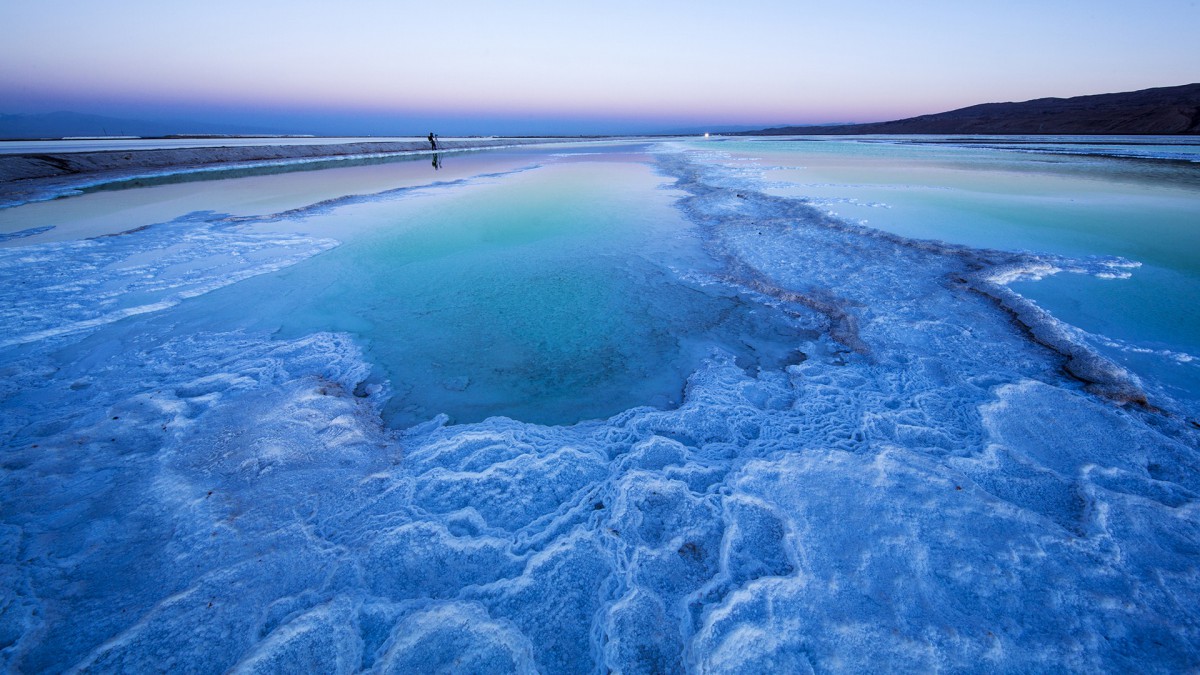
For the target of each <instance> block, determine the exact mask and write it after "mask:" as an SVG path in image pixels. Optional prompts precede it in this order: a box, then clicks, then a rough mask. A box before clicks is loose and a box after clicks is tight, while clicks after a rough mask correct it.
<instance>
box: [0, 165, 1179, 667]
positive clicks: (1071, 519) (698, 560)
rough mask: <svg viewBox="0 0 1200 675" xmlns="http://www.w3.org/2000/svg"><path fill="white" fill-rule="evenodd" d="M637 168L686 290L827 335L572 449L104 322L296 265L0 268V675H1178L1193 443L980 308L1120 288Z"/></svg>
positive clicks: (1038, 319)
mask: <svg viewBox="0 0 1200 675" xmlns="http://www.w3.org/2000/svg"><path fill="white" fill-rule="evenodd" d="M658 157H659V166H660V170H661V171H663V172H664V173H666V174H667V175H670V176H673V177H674V178H676V179H677V180H678V184H677V186H678V188H679V189H682V190H684V191H685V192H686V196H685V197H684V198H683V199H682V200H681V201H680V203H679V208H680V209H681V212H682V213H683V214H684V215H685V216H686V217H687V218H689V219H690V220H691V221H692V222H694V223H695V224H696V225H697V227H698V228H700V230H701V231H702V232H703V234H704V237H705V242H706V245H707V246H708V247H709V250H710V251H711V253H712V255H713V256H714V257H716V258H717V259H718V260H720V261H721V263H722V266H721V268H720V269H719V270H717V271H713V272H710V273H708V275H709V282H710V283H714V284H725V285H728V286H729V287H731V288H738V289H740V291H741V292H745V293H750V294H755V295H757V296H759V297H760V298H761V301H762V302H764V303H771V304H774V305H775V306H777V307H779V308H781V309H782V310H784V311H786V312H788V313H790V314H792V315H793V316H794V317H795V318H796V320H798V321H804V322H807V323H809V324H810V325H812V326H814V327H816V328H818V329H820V335H819V336H817V337H814V338H812V339H809V340H804V341H802V342H800V343H798V344H797V347H799V348H801V349H803V350H804V351H805V353H806V354H808V356H809V358H808V359H807V360H805V361H803V362H802V363H799V364H794V365H790V366H787V367H786V368H784V369H769V368H768V369H756V370H755V369H752V370H749V371H748V370H747V369H745V368H742V367H740V366H739V365H737V364H736V363H735V362H734V359H733V358H732V357H731V356H730V355H729V354H726V353H721V352H719V351H718V352H714V353H713V355H712V357H711V358H710V359H709V360H708V361H707V362H706V363H705V364H704V365H703V366H702V367H701V368H700V369H699V370H697V371H696V372H695V373H694V374H693V375H692V376H691V377H690V378H689V380H688V383H687V389H686V395H685V398H684V401H683V402H682V404H681V405H680V406H679V407H678V408H676V409H669V410H656V409H652V408H635V409H632V410H628V411H626V412H623V413H621V414H618V415H616V416H614V417H612V418H611V419H608V420H605V421H599V422H586V423H581V424H577V425H574V426H558V427H550V426H540V425H534V424H528V423H523V422H520V421H516V420H509V419H505V418H492V419H490V420H487V421H484V422H481V423H478V424H469V425H454V426H447V425H445V424H444V423H443V422H444V420H438V419H435V420H432V421H431V422H430V423H427V424H424V425H419V426H417V427H413V428H410V429H408V430H405V431H402V432H397V431H391V430H388V429H386V428H385V427H384V426H382V425H381V424H380V413H381V410H382V408H383V406H384V404H385V403H386V400H387V397H388V395H389V389H388V388H387V387H382V388H380V387H367V386H364V385H363V383H364V381H365V380H367V379H368V377H369V372H370V370H371V367H370V365H369V364H367V363H366V361H365V360H364V358H363V353H362V352H361V350H360V348H359V347H358V346H356V345H355V344H354V343H353V342H352V341H351V340H350V339H349V338H348V337H347V336H345V335H341V334H336V333H324V332H323V333H315V334H311V335H307V336H303V337H298V338H294V339H277V340H271V339H270V338H269V336H266V335H261V334H255V333H253V332H236V333H213V332H204V331H189V332H184V333H179V334H174V333H172V332H171V331H168V330H163V331H157V332H152V331H141V330H137V329H135V328H126V329H123V328H122V327H125V326H131V325H132V324H130V322H129V321H128V320H126V321H120V322H117V323H113V324H104V323H102V322H103V321H107V320H108V319H109V318H110V317H113V316H115V315H116V314H119V313H120V312H122V311H127V310H129V309H130V308H142V307H147V306H150V305H154V306H157V305H159V304H161V305H162V306H163V307H167V306H169V305H170V303H171V302H172V298H175V297H177V296H179V295H181V294H186V293H189V292H192V291H193V290H195V291H200V290H202V289H205V288H210V287H212V286H213V285H215V284H218V283H222V282H223V280H226V279H227V278H228V275H230V274H231V273H232V274H242V275H244V274H251V273H256V272H268V271H269V270H271V269H277V267H278V266H279V265H282V264H286V262H287V261H292V260H295V259H297V258H298V257H301V256H304V255H311V254H313V253H315V252H316V251H319V250H321V249H322V248H323V247H324V246H326V245H327V242H325V241H322V240H318V239H306V238H304V237H301V236H299V235H296V236H293V237H288V238H279V239H261V238H258V237H256V236H255V233H254V231H253V229H252V228H250V227H249V226H247V225H239V224H237V223H230V224H228V225H226V226H223V227H217V226H214V225H213V224H212V223H209V222H207V221H204V220H203V219H192V220H189V219H180V220H179V221H176V222H173V223H169V224H165V225H163V226H161V227H153V228H149V229H147V230H143V231H139V232H133V233H130V234H127V235H123V236H122V237H118V238H113V239H112V240H111V241H103V240H101V241H98V242H81V243H79V244H72V245H64V244H47V245H40V246H30V247H22V248H15V249H6V250H4V251H0V256H2V260H3V265H4V267H3V268H2V269H3V272H2V275H3V278H4V280H5V285H4V288H5V289H6V290H4V292H5V293H6V294H7V295H6V297H5V302H4V304H3V305H2V307H3V311H4V314H3V315H2V317H0V320H2V321H3V325H4V327H5V335H11V336H21V337H20V338H19V339H14V338H10V339H9V344H8V345H7V346H5V347H3V348H2V349H3V351H2V352H0V354H2V355H3V368H4V370H3V380H0V387H2V388H0V397H2V399H0V401H2V404H0V405H2V406H3V409H4V417H3V422H2V423H0V433H2V434H3V440H4V455H3V461H4V465H3V471H4V473H3V478H2V480H3V484H2V485H0V514H2V523H0V551H3V556H0V584H2V586H0V588H2V589H3V590H2V591H0V598H2V600H0V602H2V603H3V604H2V605H0V658H2V659H3V661H2V662H3V664H4V665H5V667H6V668H8V669H11V670H20V671H26V672H45V671H61V670H66V669H81V670H97V671H146V670H169V671H181V672H221V671H226V670H237V671H239V672H268V671H270V672H279V671H301V670H302V671H321V672H353V671H357V670H371V671H379V672H426V671H434V670H439V669H440V670H454V671H470V672H509V671H524V672H530V671H534V670H540V671H543V672H592V671H604V670H612V671H617V672H652V671H678V670H683V669H688V670H698V671H706V672H707V671H712V672H764V671H787V672H809V671H820V670H841V671H853V672H891V671H895V670H907V671H918V670H919V671H930V670H935V669H938V670H942V669H944V670H959V671H962V670H979V669H987V670H1003V671H1020V672H1027V671H1050V670H1063V669H1067V670H1073V671H1096V670H1105V671H1118V670H1120V671H1131V670H1136V671H1139V672H1177V671H1182V670H1187V669H1189V668H1192V667H1194V666H1195V664H1196V663H1197V662H1198V660H1200V647H1198V646H1197V645H1200V621H1198V618H1200V615H1198V612H1197V609H1196V608H1197V603H1196V602H1195V600H1196V598H1197V591H1198V588H1197V586H1198V581H1197V575H1196V560H1197V554H1200V513H1198V511H1197V492H1198V491H1200V479H1198V478H1197V476H1198V475H1200V474H1198V473H1197V469H1198V468H1200V462H1198V456H1197V440H1198V437H1197V430H1196V428H1195V425H1194V423H1192V422H1189V421H1188V420H1186V419H1184V418H1183V416H1182V415H1180V414H1179V413H1177V412H1176V411H1175V410H1174V407H1173V403H1172V401H1171V400H1169V399H1156V398H1154V396H1153V395H1151V396H1150V398H1149V400H1148V405H1143V404H1140V403H1138V401H1139V400H1140V398H1141V396H1143V395H1144V394H1143V392H1144V389H1143V388H1141V387H1140V386H1139V385H1140V383H1139V382H1137V381H1136V379H1134V378H1132V377H1131V376H1129V375H1128V374H1127V373H1124V372H1122V371H1120V369H1118V368H1116V367H1114V366H1112V364H1109V363H1107V362H1105V361H1103V359H1100V358H1099V357H1096V356H1095V355H1094V354H1093V353H1091V352H1090V351H1089V350H1087V348H1086V347H1084V346H1082V345H1081V344H1079V343H1077V342H1074V341H1073V340H1072V337H1071V332H1070V331H1069V330H1067V329H1066V327H1064V326H1062V325H1060V324H1058V323H1057V322H1055V321H1054V319H1053V317H1050V316H1048V315H1046V314H1045V313H1044V312H1040V311H1039V310H1037V309H1036V308H1035V307H1032V306H1030V305H1028V304H1027V303H1024V302H1023V301H1022V299H1021V298H1020V297H1019V296H1016V295H1015V294H1009V293H1006V292H1005V287H1004V285H1003V282H1004V281H1006V280H1008V279H1011V278H1014V277H1017V276H1019V275H1021V274H1032V273H1037V272H1038V271H1039V270H1040V271H1044V270H1046V269H1050V268H1072V269H1077V270H1079V271H1081V272H1085V273H1113V272H1117V273H1119V272H1120V271H1121V270H1122V269H1124V267H1123V265H1125V263H1124V262H1123V261H1120V260H1096V261H1083V262H1078V261H1067V260H1062V259H1055V258H1039V257H1037V256H1033V255H1028V254H1008V253H1001V252H994V251H975V250H970V249H966V248H962V247H950V246H945V245H941V244H936V243H929V242H914V241H911V240H906V239H903V238H901V237H897V236H893V235H884V234H881V233H879V232H876V231H873V230H869V229H867V228H864V227H861V226H856V225H851V224H848V223H845V222H843V221H840V220H838V219H836V218H833V217H831V216H829V215H828V214H826V213H825V212H824V211H823V210H821V209H819V208H817V207H814V206H812V205H809V204H806V203H804V202H803V201H801V200H795V199H785V198H780V197H771V196H769V195H767V194H764V193H763V192H762V189H761V187H762V186H761V183H760V182H759V181H758V179H757V178H756V176H755V175H754V173H753V172H752V171H745V172H738V171H732V170H730V169H728V168H726V167H723V166H721V165H720V163H719V162H717V161H715V160H716V159H718V158H714V157H712V156H706V155H704V154H702V153H697V152H694V151H687V150H685V149H682V148H680V147H677V146H671V145H664V146H661V147H660V148H659V155H658ZM331 208H337V207H336V205H334V206H331ZM168 240H170V241H174V242H175V244H174V245H175V246H177V247H178V248H171V247H169V246H167V245H166V244H167V241H168ZM142 252H145V253H142ZM235 259H236V260H238V261H239V262H238V263H237V264H234V263H233V262H230V261H231V260H235ZM71 261H81V262H71ZM68 263H70V264H71V265H73V266H72V267H70V268H69V270H68V269H66V268H64V270H63V272H62V273H60V274H56V273H52V272H49V271H47V269H48V268H52V267H55V266H62V265H66V264H68ZM231 270H232V271H231ZM23 279H28V280H29V282H28V283H27V285H26V286H25V287H24V291H19V290H8V289H10V288H13V286H14V284H17V283H20V282H21V280H23ZM145 279H155V280H157V281H145ZM92 297H97V298H100V299H101V300H100V302H99V303H98V304H97V305H94V306H93V305H92V304H91V302H90V298H92ZM76 304H78V305H79V306H78V307H77V306H74V305H76ZM39 307H40V308H42V309H40V310H39V309H38V308H39ZM161 311H166V312H169V311H170V310H169V309H168V310H161ZM164 316H169V314H164ZM1031 336H1032V337H1033V338H1034V339H1031ZM1064 368H1065V369H1066V371H1064ZM1068 372H1069V373H1070V374H1068Z"/></svg>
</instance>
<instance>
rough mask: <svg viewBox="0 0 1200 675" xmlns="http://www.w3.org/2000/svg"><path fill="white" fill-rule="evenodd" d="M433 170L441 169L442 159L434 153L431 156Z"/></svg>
mask: <svg viewBox="0 0 1200 675" xmlns="http://www.w3.org/2000/svg"><path fill="white" fill-rule="evenodd" d="M433 168H434V170H437V169H440V168H442V158H441V157H439V156H438V154H437V153H436V152H435V153H434V154H433Z"/></svg>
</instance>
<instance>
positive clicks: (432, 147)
mask: <svg viewBox="0 0 1200 675" xmlns="http://www.w3.org/2000/svg"><path fill="white" fill-rule="evenodd" d="M429 149H430V150H437V140H436V139H434V137H433V132H432V131H431V132H429Z"/></svg>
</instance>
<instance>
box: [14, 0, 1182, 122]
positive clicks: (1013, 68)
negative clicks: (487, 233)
mask: <svg viewBox="0 0 1200 675" xmlns="http://www.w3.org/2000/svg"><path fill="white" fill-rule="evenodd" d="M1198 31H1200V0H1144V1H1142V2H1136V3H1135V2H1129V1H1127V0H1120V1H1117V0H1088V1H1083V0H1042V1H1040V2H1033V1H1026V0H1005V1H993V0H980V1H975V2H973V1H971V0H954V1H946V0H931V1H926V2H919V3H918V2H896V1H895V0H890V1H877V0H843V1H842V2H832V1H830V0H821V1H819V2H810V1H809V0H790V1H787V0H779V1H776V0H737V1H736V2H705V1H697V0H693V1H691V2H682V1H676V0H605V1H604V2H598V1H593V0H576V1H574V2H572V1H570V0H565V1H564V0H558V1H556V2H533V1H529V0H507V1H505V2H499V1H485V0H441V1H439V2H406V1H405V0H388V1H382V0H380V1H376V0H341V1H339V2H327V1H315V0H287V1H282V0H278V1H277V0H257V1H256V0H205V2H183V1H181V2H169V1H168V2H164V1H163V0H105V1H99V0H37V1H33V0H0V36H3V39H0V113H8V114H13V113H16V114H30V113H44V112H52V111H58V110H70V111H74V112H81V113H89V114H98V115H109V116H116V117H126V118H130V117H132V118H136V119H148V120H159V119H182V120H203V121H207V122H219V123H226V124H244V125H247V126H254V127H258V128H270V129H272V130H278V131H281V132H289V133H316V134H378V135H384V134H420V133H426V132H427V131H428V130H429V129H435V130H437V131H438V132H439V133H442V134H446V135H450V134H538V133H570V134H588V133H635V132H660V131H675V130H681V129H698V128H705V127H709V126H711V127H713V128H718V127H733V126H741V127H757V126H780V125H786V124H816V123H828V122H866V121H882V120H888V119H898V118H903V117H910V116H913V115H919V114H926V113H933V112H941V111H944V110H950V109H954V108H959V107H964V106H967V105H973V104H976V103H985V102H993V101H1023V100H1029V99H1033V98H1040V97H1045V96H1061V97H1067V96H1077V95H1084V94H1098V93H1106V92H1114V91H1130V90H1136V89H1145V88H1148V87H1158V86H1174V85H1180V84H1187V83H1191V82H1198V81H1200V58H1197V56H1196V55H1197V34H1198Z"/></svg>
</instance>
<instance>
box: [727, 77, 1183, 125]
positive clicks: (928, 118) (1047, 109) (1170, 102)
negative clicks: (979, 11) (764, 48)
mask: <svg viewBox="0 0 1200 675" xmlns="http://www.w3.org/2000/svg"><path fill="white" fill-rule="evenodd" d="M793 134H797V135H800V134H802V135H816V134H1200V83H1196V84H1185V85H1182V86H1179V87H1159V88H1157V89H1143V90H1141V91H1129V92H1122V93H1119V94H1096V95H1093V96H1076V97H1074V98H1039V99H1035V100H1032V101H1025V102H1023V103H984V104H981V105H973V106H971V107H969V108H960V109H958V110H951V111H950V112H944V113H937V114H935V115H922V116H920V117H910V118H908V119H903V120H895V121H892V122H874V123H870V124H839V125H833V126H817V127H778V128H774V129H764V130H761V131H749V132H741V133H740V134H738V135H793Z"/></svg>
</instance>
